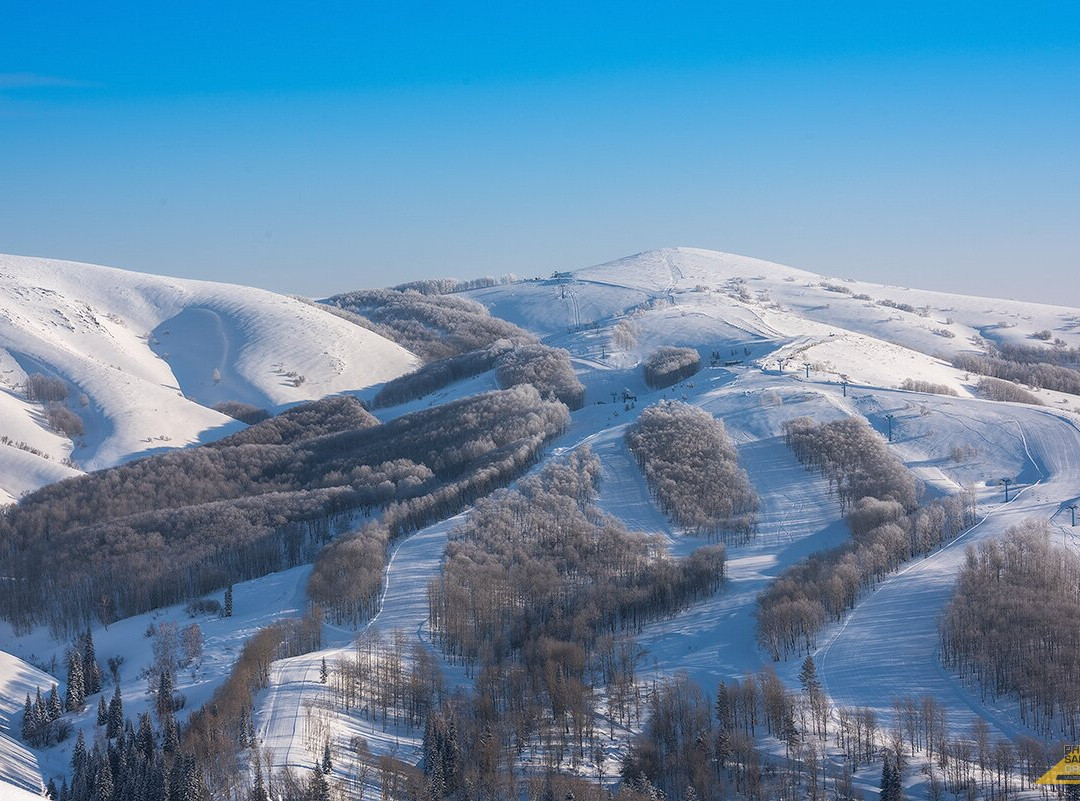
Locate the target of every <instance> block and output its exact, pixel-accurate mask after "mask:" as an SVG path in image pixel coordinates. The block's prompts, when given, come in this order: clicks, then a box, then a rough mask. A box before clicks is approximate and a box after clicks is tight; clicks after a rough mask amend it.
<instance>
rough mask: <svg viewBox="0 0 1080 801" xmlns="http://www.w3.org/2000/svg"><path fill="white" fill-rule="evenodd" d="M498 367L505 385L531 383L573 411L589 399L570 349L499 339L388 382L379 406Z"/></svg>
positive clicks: (378, 398) (378, 396) (376, 402)
mask: <svg viewBox="0 0 1080 801" xmlns="http://www.w3.org/2000/svg"><path fill="white" fill-rule="evenodd" d="M492 369H494V370H495V371H496V379H497V380H498V383H499V386H500V387H502V388H503V389H507V388H509V387H514V386H518V385H519V384H532V385H533V386H534V387H536V389H537V390H539V391H540V393H541V395H543V396H544V397H548V398H551V397H554V398H557V399H558V400H560V401H562V402H563V403H564V404H566V406H567V407H568V408H570V409H571V410H574V409H580V408H581V407H582V406H583V405H584V403H585V387H584V386H583V385H582V383H581V382H580V381H579V380H578V378H577V375H576V374H575V373H574V368H573V365H572V364H571V363H570V354H569V353H568V352H567V351H566V350H564V349H563V348H549V347H547V346H546V345H541V344H539V343H536V342H528V341H521V342H517V343H514V342H511V341H510V340H498V341H497V342H495V343H493V344H491V345H489V346H487V347H485V348H481V349H479V350H472V351H469V352H467V353H462V354H458V355H457V356H450V357H447V358H445V359H438V360H437V361H433V362H429V363H428V364H425V365H423V366H422V367H420V368H419V369H418V370H415V371H413V372H411V373H408V374H406V375H403V376H399V377H398V378H395V379H393V380H392V381H388V382H387V383H386V384H385V385H384V386H383V387H382V388H381V389H380V390H379V392H378V393H377V394H376V395H375V397H374V398H373V400H372V405H373V406H374V407H375V408H377V409H378V408H383V407H386V406H395V405H397V404H399V403H405V402H406V401H410V400H414V399H416V398H420V397H423V396H424V395H427V394H430V393H432V392H435V391H437V390H439V389H442V388H443V387H446V386H449V385H450V384H452V383H454V382H455V381H461V380H462V379H465V378H471V377H473V376H475V375H479V374H481V373H484V372H487V371H488V370H492Z"/></svg>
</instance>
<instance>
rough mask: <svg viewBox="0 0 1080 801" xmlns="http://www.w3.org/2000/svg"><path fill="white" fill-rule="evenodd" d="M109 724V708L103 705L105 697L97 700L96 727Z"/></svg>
mask: <svg viewBox="0 0 1080 801" xmlns="http://www.w3.org/2000/svg"><path fill="white" fill-rule="evenodd" d="M108 722H109V708H108V707H107V706H106V705H105V696H104V695H102V696H100V697H99V698H98V705H97V725H99V726H104V725H106V724H107V723H108Z"/></svg>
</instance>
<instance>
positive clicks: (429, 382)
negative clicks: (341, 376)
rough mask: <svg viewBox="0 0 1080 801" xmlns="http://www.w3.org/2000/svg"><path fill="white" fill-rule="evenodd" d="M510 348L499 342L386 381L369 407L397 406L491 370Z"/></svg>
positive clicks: (508, 342)
mask: <svg viewBox="0 0 1080 801" xmlns="http://www.w3.org/2000/svg"><path fill="white" fill-rule="evenodd" d="M513 347H514V345H513V343H512V342H510V340H507V339H500V340H499V341H497V342H495V343H493V344H491V345H488V346H487V347H486V348H480V349H479V350H470V351H469V352H468V353H460V354H458V355H457V356H448V357H446V358H444V359H438V360H436V361H433V362H428V363H427V364H425V365H423V366H422V367H420V368H419V369H417V370H414V371H413V372H411V373H406V374H405V375H402V376H398V377H397V378H395V379H393V380H391V381H387V382H386V383H385V384H384V385H383V386H382V388H381V389H380V390H379V391H378V393H376V395H375V397H374V398H373V399H372V405H373V406H374V407H375V408H376V409H382V408H385V407H387V406H396V405H397V404H399V403H405V402H406V401H411V400H414V399H416V398H422V397H423V396H424V395H430V394H431V393H432V392H436V391H438V390H440V389H442V388H443V387H447V386H449V385H450V384H453V383H454V382H455V381H462V380H464V379H466V378H472V377H473V376H475V375H480V373H486V372H487V371H488V370H492V369H494V368H495V363H496V362H497V361H498V360H499V357H500V356H502V355H503V354H505V353H506V352H508V351H509V350H511V349H512V348H513Z"/></svg>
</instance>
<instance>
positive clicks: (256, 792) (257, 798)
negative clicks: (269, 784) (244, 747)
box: [251, 754, 270, 801]
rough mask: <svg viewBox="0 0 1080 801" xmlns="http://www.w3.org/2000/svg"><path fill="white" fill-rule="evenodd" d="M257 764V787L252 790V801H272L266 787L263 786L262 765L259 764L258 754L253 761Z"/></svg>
mask: <svg viewBox="0 0 1080 801" xmlns="http://www.w3.org/2000/svg"><path fill="white" fill-rule="evenodd" d="M252 762H254V763H255V785H254V786H253V787H252V788H251V801H270V797H269V796H268V795H267V794H266V786H265V785H264V784H263V775H262V765H261V764H260V763H259V756H258V754H256V755H255V758H254V759H252Z"/></svg>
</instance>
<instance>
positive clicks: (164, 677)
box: [156, 670, 173, 720]
mask: <svg viewBox="0 0 1080 801" xmlns="http://www.w3.org/2000/svg"><path fill="white" fill-rule="evenodd" d="M172 696H173V682H172V675H171V674H170V673H169V671H168V670H163V671H161V675H160V676H159V677H158V689H157V699H156V701H157V713H158V718H159V719H161V720H164V719H165V718H166V717H168V716H170V715H172V711H173V697H172Z"/></svg>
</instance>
